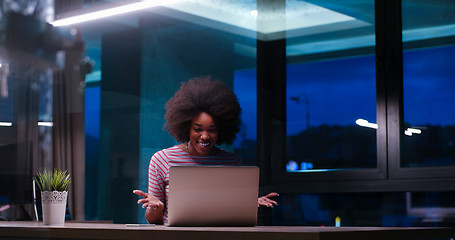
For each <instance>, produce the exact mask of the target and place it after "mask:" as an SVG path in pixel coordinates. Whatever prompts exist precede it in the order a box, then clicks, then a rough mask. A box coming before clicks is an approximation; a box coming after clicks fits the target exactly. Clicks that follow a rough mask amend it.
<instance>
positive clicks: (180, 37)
mask: <svg viewBox="0 0 455 240" xmlns="http://www.w3.org/2000/svg"><path fill="white" fill-rule="evenodd" d="M118 3H121V1H118ZM92 4H100V5H98V6H96V7H98V8H102V7H103V5H102V2H100V3H89V4H87V6H86V7H93V5H92ZM255 8H256V3H255V1H253V2H248V3H247V4H246V3H245V4H244V3H242V2H241V1H237V2H236V1H234V2H231V3H225V2H223V1H214V2H210V3H209V2H205V1H195V2H193V3H182V4H173V5H168V6H165V7H157V8H150V9H147V10H143V11H139V12H135V13H134V14H130V15H121V16H116V17H115V19H114V18H108V19H103V20H99V21H96V22H91V23H86V24H81V30H82V36H83V38H84V41H85V43H86V52H85V54H86V57H88V58H89V59H90V61H92V63H93V64H94V65H93V70H92V72H91V73H90V74H88V75H87V76H86V88H85V99H86V108H85V110H86V118H85V121H86V123H85V126H86V128H85V134H86V138H85V140H86V179H85V180H86V183H90V185H91V186H92V187H89V188H87V187H86V189H85V190H86V191H85V193H86V198H85V211H86V215H85V218H86V219H87V220H106V219H107V220H113V221H114V222H142V223H145V219H144V217H143V213H144V209H142V208H141V207H140V206H138V205H137V203H136V201H137V196H136V195H134V194H132V192H131V190H132V189H142V190H145V191H146V190H147V183H148V180H147V178H148V164H149V161H150V158H151V156H152V155H153V154H154V153H155V152H156V151H159V150H161V149H163V148H168V147H171V146H173V145H175V144H176V143H177V142H176V141H175V140H174V139H173V138H172V137H171V136H170V135H169V134H168V133H167V132H166V131H165V129H163V125H164V105H165V103H166V101H167V100H168V99H169V98H170V97H172V95H173V94H174V92H175V91H176V90H177V89H178V88H179V86H180V83H181V82H183V81H187V80H189V79H190V78H193V77H197V76H201V75H211V76H212V77H213V78H215V79H219V80H221V81H223V82H225V83H226V84H227V85H228V86H229V87H231V88H232V89H233V90H234V92H235V93H236V94H237V97H238V99H239V102H240V104H241V107H242V115H241V118H242V125H241V130H240V132H239V133H238V135H237V139H236V141H235V142H234V144H233V145H232V146H224V145H223V146H221V147H222V148H224V149H226V150H228V151H233V152H235V153H237V154H238V155H239V156H240V157H241V158H242V160H243V163H244V164H245V165H257V163H256V162H257V159H256V158H257V157H256V155H257V153H256V152H257V150H256V136H257V130H256V121H257V118H256V108H257V107H256V105H257V104H256V31H255V30H256V29H255V28H256V17H255V16H253V15H252V13H251V12H250V11H252V10H254V9H255ZM233 16H235V17H234V18H233ZM98 189H103V191H102V192H101V193H100V191H99V190H98ZM112 209H117V210H116V211H112Z"/></svg>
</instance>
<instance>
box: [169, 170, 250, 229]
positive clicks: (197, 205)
mask: <svg viewBox="0 0 455 240" xmlns="http://www.w3.org/2000/svg"><path fill="white" fill-rule="evenodd" d="M258 188H259V168H258V167H253V166H172V167H171V168H170V169H169V199H168V226H255V225H256V223H257V210H258V207H257V204H258Z"/></svg>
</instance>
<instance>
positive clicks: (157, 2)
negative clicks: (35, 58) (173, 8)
mask: <svg viewBox="0 0 455 240" xmlns="http://www.w3.org/2000/svg"><path fill="white" fill-rule="evenodd" d="M179 1H181V0H145V1H142V2H137V3H131V4H125V5H122V6H119V7H113V8H108V9H104V10H100V11H96V12H91V13H85V14H81V15H77V16H74V17H68V18H63V19H59V20H56V21H53V22H51V24H52V25H53V26H54V27H60V26H68V25H72V24H77V23H82V22H87V21H92V20H96V19H100V18H105V17H110V16H115V15H119V14H124V13H130V12H134V11H138V10H142V9H146V8H151V7H156V6H161V5H166V4H171V3H175V2H179Z"/></svg>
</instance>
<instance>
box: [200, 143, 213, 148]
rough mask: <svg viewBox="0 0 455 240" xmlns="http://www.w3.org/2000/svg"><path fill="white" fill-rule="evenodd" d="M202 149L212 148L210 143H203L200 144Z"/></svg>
mask: <svg viewBox="0 0 455 240" xmlns="http://www.w3.org/2000/svg"><path fill="white" fill-rule="evenodd" d="M199 144H200V145H201V146H202V147H208V146H210V142H201V143H199Z"/></svg>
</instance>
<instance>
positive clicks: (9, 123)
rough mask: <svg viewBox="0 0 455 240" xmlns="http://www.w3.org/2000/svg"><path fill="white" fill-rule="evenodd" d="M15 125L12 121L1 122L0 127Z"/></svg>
mask: <svg viewBox="0 0 455 240" xmlns="http://www.w3.org/2000/svg"><path fill="white" fill-rule="evenodd" d="M11 126H13V123H12V122H0V127H11Z"/></svg>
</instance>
